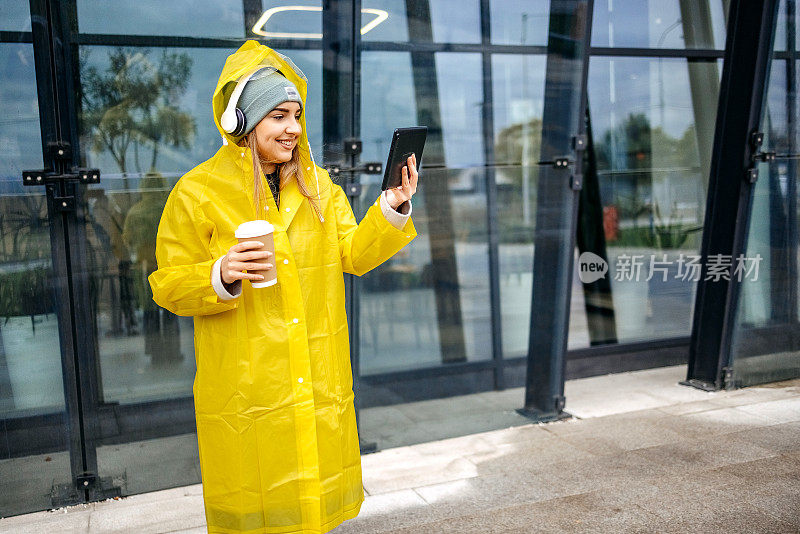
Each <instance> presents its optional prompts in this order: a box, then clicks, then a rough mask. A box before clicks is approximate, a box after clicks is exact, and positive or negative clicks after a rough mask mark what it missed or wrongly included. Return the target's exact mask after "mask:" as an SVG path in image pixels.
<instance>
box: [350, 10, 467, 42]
mask: <svg viewBox="0 0 800 534" xmlns="http://www.w3.org/2000/svg"><path fill="white" fill-rule="evenodd" d="M429 5H430V14H431V16H430V20H418V19H416V18H414V19H412V21H411V23H412V24H432V26H433V40H434V42H437V43H479V42H480V40H481V23H480V4H479V3H478V1H477V0H469V1H465V0H435V1H431V2H430V3H429ZM361 7H362V8H372V9H381V10H383V11H386V12H387V13H389V18H388V19H386V20H385V21H384V22H382V23H380V24H379V25H378V26H376V27H375V29H373V30H371V31H369V32H367V33H366V34H365V35H364V36H363V37H362V39H363V40H364V41H400V42H405V41H408V19H407V11H406V3H405V1H404V0H364V1H363V2H362V3H361ZM374 18H375V16H374V15H372V14H369V13H362V14H361V25H362V26H364V25H365V24H368V23H369V22H370V21H371V20H373V19H374Z"/></svg>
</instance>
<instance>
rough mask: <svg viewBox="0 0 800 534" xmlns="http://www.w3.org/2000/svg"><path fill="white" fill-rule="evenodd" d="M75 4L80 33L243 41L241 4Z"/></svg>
mask: <svg viewBox="0 0 800 534" xmlns="http://www.w3.org/2000/svg"><path fill="white" fill-rule="evenodd" d="M4 1H5V0H4ZM77 1H78V30H79V31H80V32H81V33H114V34H124V35H185V36H189V37H244V10H243V8H242V0H170V1H168V2H164V1H162V0H137V1H136V2H130V1H124V2H118V1H113V2H110V1H108V0H77Z"/></svg>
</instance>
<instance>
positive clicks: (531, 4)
mask: <svg viewBox="0 0 800 534" xmlns="http://www.w3.org/2000/svg"><path fill="white" fill-rule="evenodd" d="M490 9H491V24H492V30H491V31H492V43H493V44H511V45H519V44H527V45H546V44H547V28H548V25H549V22H550V2H549V0H530V1H528V2H519V1H517V0H491V4H490ZM523 21H524V22H523ZM523 30H524V31H523ZM523 33H524V35H523Z"/></svg>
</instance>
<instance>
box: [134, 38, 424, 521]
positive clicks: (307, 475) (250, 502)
mask: <svg viewBox="0 0 800 534" xmlns="http://www.w3.org/2000/svg"><path fill="white" fill-rule="evenodd" d="M259 64H264V65H273V66H275V67H277V68H278V69H279V70H280V71H281V73H282V74H283V75H284V76H286V77H287V78H288V79H289V80H291V81H292V82H293V83H294V85H295V86H296V87H297V89H298V91H299V92H300V95H301V97H302V99H303V102H305V99H306V80H305V77H304V76H303V75H302V73H301V72H300V71H299V70H298V69H296V67H295V66H294V65H293V64H292V63H291V61H289V60H288V59H287V58H285V57H284V56H282V55H280V54H278V53H277V52H275V51H273V50H271V49H270V48H267V47H266V46H263V45H260V44H258V43H256V42H255V41H248V42H246V43H245V44H244V45H243V46H242V47H241V48H240V49H239V50H238V51H237V52H236V53H234V54H232V55H231V56H229V57H228V60H227V61H226V63H225V67H224V69H223V71H222V75H221V76H220V79H219V82H218V83H217V87H216V90H215V91H214V96H213V109H214V120H215V122H216V123H217V127H218V128H219V130H220V132H221V133H222V135H223V137H224V138H226V140H227V144H225V145H224V146H222V148H220V150H219V151H218V152H217V153H216V154H215V155H214V156H213V157H212V158H211V159H209V160H208V161H205V162H203V163H201V164H200V165H199V166H197V167H196V168H194V169H192V170H191V171H189V172H188V173H187V174H186V175H185V176H183V177H182V178H181V179H180V180H179V181H178V183H177V185H176V186H175V188H174V189H173V190H172V192H171V194H170V196H169V199H168V201H167V204H166V206H165V208H164V213H163V216H162V218H161V222H160V224H159V227H158V238H157V244H156V257H157V261H158V267H159V269H158V270H157V271H156V272H154V273H153V274H152V275H151V276H150V278H149V280H150V285H151V287H152V289H153V299H154V300H155V301H156V303H157V304H158V305H160V306H162V307H164V308H166V309H167V310H169V311H171V312H173V313H176V314H178V315H192V316H194V341H195V356H196V360H197V374H196V376H195V381H194V388H193V389H194V402H195V414H196V419H197V439H198V443H199V449H200V467H201V471H202V478H203V498H204V501H205V511H206V520H207V523H208V530H209V532H276V533H277V532H280V533H300V532H302V533H322V532H328V531H329V530H331V529H333V528H335V527H336V526H337V525H339V524H340V523H342V522H343V521H345V520H347V519H352V518H353V517H355V516H356V515H358V512H359V509H360V507H361V503H362V502H363V499H364V496H363V490H362V485H361V457H360V451H359V444H358V435H357V432H356V419H355V411H354V407H353V389H352V384H353V382H352V375H351V371H350V347H349V342H348V333H347V332H348V330H347V318H346V315H345V300H344V280H343V276H342V273H343V272H347V273H352V274H355V275H361V274H364V273H366V272H367V271H369V270H370V269H373V268H375V267H376V266H378V265H380V264H381V263H382V262H384V261H386V260H387V259H389V258H390V257H391V256H392V255H394V254H395V253H396V252H397V251H399V250H400V249H401V248H402V247H403V246H405V245H406V244H407V243H409V242H410V241H411V240H412V239H413V238H414V237H415V236H416V231H415V229H414V224H413V223H412V222H411V219H408V222H407V223H406V224H405V227H404V228H403V229H402V230H398V229H397V228H395V227H394V226H392V224H390V223H389V222H388V221H387V220H386V218H385V217H384V216H383V214H382V212H381V209H380V206H379V204H378V202H376V203H375V204H374V205H373V206H371V207H370V208H369V211H368V212H367V214H366V215H365V216H364V219H363V220H362V221H361V224H358V225H357V224H356V220H355V217H354V216H353V212H352V209H351V207H350V204H349V202H348V200H347V197H346V196H345V193H344V191H343V190H342V188H341V187H340V186H339V185H336V184H334V183H332V182H331V180H330V178H329V176H328V174H327V172H325V170H323V169H322V168H319V167H318V168H317V169H316V170H317V175H318V180H319V190H320V191H319V194H320V197H321V208H322V213H323V218H324V222H320V220H319V219H318V218H317V217H316V215H315V213H314V210H313V208H312V207H311V205H310V204H309V201H308V200H307V199H306V198H305V197H303V195H302V194H301V193H300V190H299V188H298V186H297V184H296V182H294V181H293V182H291V183H289V184H287V185H286V186H285V187H284V189H283V190H282V191H281V195H280V211H279V210H278V208H277V207H276V205H275V201H274V199H273V198H272V196H271V193H269V191H270V189H269V187H268V186H267V185H266V181H265V182H264V188H265V191H267V195H269V210H268V211H267V219H268V220H269V222H270V223H272V225H273V226H274V227H275V234H274V238H275V258H274V261H275V264H276V265H277V268H278V283H277V284H276V285H274V286H271V287H267V288H261V289H254V288H252V287H251V286H250V284H249V282H246V281H244V282H243V283H242V293H241V295H240V296H239V297H238V298H236V299H233V300H222V299H220V298H219V297H218V296H217V294H216V293H215V291H214V289H213V287H212V283H211V268H212V266H213V265H214V263H215V261H216V260H217V259H219V258H220V257H222V256H224V255H225V254H226V253H227V251H228V250H229V249H230V247H231V246H232V245H234V244H236V242H237V240H236V238H235V237H234V230H235V229H236V227H237V226H238V225H239V224H241V223H243V222H245V221H249V220H253V219H256V218H258V217H256V213H255V208H254V206H253V202H252V198H253V167H252V157H251V154H250V151H249V149H247V148H242V147H239V146H237V145H236V143H235V142H234V139H233V138H231V137H230V136H229V135H228V134H226V133H224V132H223V130H222V129H221V128H220V126H219V119H220V116H221V115H222V111H223V110H224V109H225V104H226V103H227V99H228V96H229V95H230V93H231V92H232V90H233V86H234V85H235V83H231V82H235V81H236V80H238V79H239V77H241V76H242V75H244V74H246V73H248V72H250V71H252V69H253V68H254V67H255V66H257V65H259ZM303 108H304V109H306V107H305V105H304V106H303ZM301 124H302V128H303V133H302V136H301V139H300V142H299V143H298V145H297V147H298V148H297V149H298V150H300V159H301V162H302V169H303V176H304V179H305V181H306V184H307V185H308V187H309V189H310V190H311V191H312V192H316V180H315V178H314V168H313V167H312V165H313V163H312V160H311V157H310V148H309V144H308V137H307V132H306V125H305V114H303V118H302V119H301ZM262 180H265V179H264V177H263V174H262Z"/></svg>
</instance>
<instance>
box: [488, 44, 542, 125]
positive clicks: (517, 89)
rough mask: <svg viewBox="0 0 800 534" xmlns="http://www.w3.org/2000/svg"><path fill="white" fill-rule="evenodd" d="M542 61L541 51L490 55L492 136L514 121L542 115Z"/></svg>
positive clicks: (516, 122) (517, 121)
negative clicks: (537, 52)
mask: <svg viewBox="0 0 800 534" xmlns="http://www.w3.org/2000/svg"><path fill="white" fill-rule="evenodd" d="M545 61H546V57H545V56H544V55H536V56H531V55H527V56H521V55H507V54H495V55H493V56H492V99H493V102H494V107H493V109H494V135H495V138H497V136H498V135H499V134H500V132H501V131H502V130H503V129H504V128H507V127H509V126H511V125H513V124H521V123H522V122H524V121H525V120H530V119H532V118H534V117H536V118H539V119H541V118H542V111H543V110H544V75H545ZM523 71H524V72H525V80H524V81H523Z"/></svg>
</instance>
